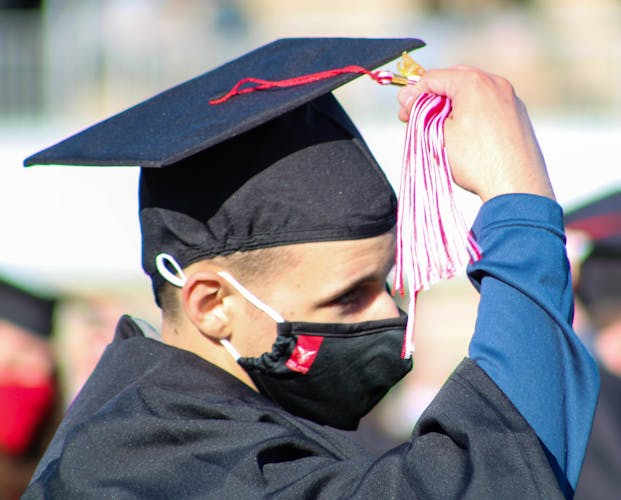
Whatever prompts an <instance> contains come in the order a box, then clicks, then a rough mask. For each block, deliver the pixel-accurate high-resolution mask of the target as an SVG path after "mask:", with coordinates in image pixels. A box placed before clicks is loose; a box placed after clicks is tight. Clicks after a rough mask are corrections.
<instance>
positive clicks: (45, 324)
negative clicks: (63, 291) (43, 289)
mask: <svg viewBox="0 0 621 500" xmlns="http://www.w3.org/2000/svg"><path fill="white" fill-rule="evenodd" d="M55 304H56V301H55V300H54V299H52V298H49V297H44V296H42V295H39V294H37V293H34V292H32V291H30V290H26V289H25V288H23V287H21V286H18V285H16V284H14V283H12V282H10V281H8V280H5V279H2V278H0V321H8V322H9V323H12V324H14V325H16V326H19V327H20V328H23V329H24V330H27V331H29V332H31V333H34V334H36V335H39V336H41V337H49V335H50V334H51V333H52V324H53V315H54V306H55Z"/></svg>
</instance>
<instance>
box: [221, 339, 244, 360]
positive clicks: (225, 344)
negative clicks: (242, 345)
mask: <svg viewBox="0 0 621 500" xmlns="http://www.w3.org/2000/svg"><path fill="white" fill-rule="evenodd" d="M220 344H222V346H223V347H224V348H225V349H226V350H227V351H229V354H230V355H231V356H233V359H234V360H235V361H237V360H238V359H239V358H241V354H239V352H237V349H235V348H234V347H233V344H231V342H230V341H229V340H228V339H220Z"/></svg>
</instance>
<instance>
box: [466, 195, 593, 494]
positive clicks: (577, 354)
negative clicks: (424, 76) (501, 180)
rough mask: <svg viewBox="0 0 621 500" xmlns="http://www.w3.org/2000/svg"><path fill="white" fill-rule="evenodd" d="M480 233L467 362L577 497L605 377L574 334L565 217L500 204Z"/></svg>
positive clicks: (487, 211)
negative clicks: (519, 418) (497, 392)
mask: <svg viewBox="0 0 621 500" xmlns="http://www.w3.org/2000/svg"><path fill="white" fill-rule="evenodd" d="M473 233H474V235H475V237H476V239H477V241H478V243H479V245H480V246H481V248H482V250H483V258H482V259H481V260H480V261H479V262H476V263H474V264H472V265H471V266H470V267H469V269H468V273H469V276H470V279H471V280H472V282H473V283H474V285H475V287H476V288H477V289H478V290H479V291H480V293H481V301H480V304H479V312H478V317H477V322H476V327H475V332H474V335H473V337H472V341H471V343H470V348H469V355H470V357H471V358H472V359H473V360H474V361H475V362H476V363H477V364H478V365H479V366H480V367H481V368H482V369H483V370H484V371H485V372H486V373H487V374H488V375H489V376H490V377H491V378H492V380H494V382H495V383H496V384H497V385H498V386H499V387H500V389H502V391H503V392H504V393H505V394H506V395H507V396H508V398H509V399H510V400H511V401H512V402H513V404H514V405H515V407H516V408H517V409H518V410H519V411H520V413H521V414H522V415H523V416H524V418H525V419H526V421H527V422H528V423H529V424H530V425H531V427H532V428H533V429H534V430H535V432H536V433H537V435H538V436H539V439H540V440H541V442H542V443H543V445H544V446H545V448H546V451H547V453H548V457H549V459H550V462H551V464H552V467H553V468H554V470H555V473H556V475H557V478H558V479H559V483H560V485H561V488H562V489H564V491H565V493H566V494H571V491H569V488H571V490H574V489H575V487H576V483H577V481H578V476H579V474H580V468H581V466H582V460H583V458H584V453H585V450H586V445H587V441H588V438H589V432H590V427H591V422H592V418H593V413H594V411H595V404H596V401H597V393H598V388H599V378H598V373H597V369H596V366H595V364H594V362H593V360H592V358H591V356H590V355H589V353H588V352H587V350H586V349H585V347H584V346H583V345H582V343H581V342H580V340H579V339H578V337H577V336H576V334H575V333H574V331H573V329H572V325H571V323H572V318H573V293H572V286H571V276H570V272H569V263H568V261H567V257H566V254H565V246H564V243H565V238H564V231H563V214H562V210H561V208H560V206H559V205H558V204H557V203H555V202H553V201H552V200H550V199H548V198H543V197H540V196H535V195H527V194H511V195H503V196H499V197H497V198H494V199H492V200H489V201H488V202H487V203H485V204H484V205H483V206H482V207H481V210H480V212H479V215H478V217H477V219H476V221H475V223H474V226H473Z"/></svg>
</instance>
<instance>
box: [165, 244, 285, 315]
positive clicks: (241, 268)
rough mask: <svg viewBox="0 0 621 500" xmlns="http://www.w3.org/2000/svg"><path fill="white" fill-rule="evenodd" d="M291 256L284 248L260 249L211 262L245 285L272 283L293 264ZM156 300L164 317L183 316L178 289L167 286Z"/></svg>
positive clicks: (215, 259) (216, 258) (236, 253)
mask: <svg viewBox="0 0 621 500" xmlns="http://www.w3.org/2000/svg"><path fill="white" fill-rule="evenodd" d="M291 259H292V258H291V253H290V252H288V251H287V249H286V247H285V246H278V247H271V248H260V249H257V250H248V251H245V252H235V253H232V254H229V255H224V256H217V257H214V258H212V259H208V261H209V262H212V263H214V264H216V265H218V266H220V267H222V268H224V269H226V270H227V271H229V272H230V273H231V274H232V275H233V276H234V277H235V278H236V279H237V280H239V281H240V282H241V283H242V284H244V285H247V284H249V285H252V283H256V282H257V281H259V280H263V281H265V280H271V279H273V277H274V276H275V275H277V274H278V273H279V271H280V270H282V269H283V268H285V267H287V266H288V265H290V264H291ZM156 300H157V303H158V305H159V306H160V308H161V309H162V312H163V314H164V315H165V316H167V317H170V318H173V319H174V318H177V317H179V314H181V302H180V300H179V288H177V287H176V286H174V285H172V284H171V283H168V282H165V283H164V284H163V285H161V286H160V287H159V289H158V290H157V292H156Z"/></svg>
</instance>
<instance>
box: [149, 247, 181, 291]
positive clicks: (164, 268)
mask: <svg viewBox="0 0 621 500" xmlns="http://www.w3.org/2000/svg"><path fill="white" fill-rule="evenodd" d="M168 266H171V267H172V268H173V269H174V270H175V272H176V274H173V273H172V272H171V271H170V269H169V268H168ZM155 267H157V271H158V272H159V273H160V275H161V276H162V278H164V279H165V280H166V281H168V282H169V283H171V284H172V285H175V286H176V287H179V288H183V285H185V282H186V281H187V280H188V278H187V276H186V275H185V273H184V272H183V269H181V266H180V265H179V263H178V262H177V261H176V260H175V258H174V257H173V256H172V255H169V254H167V253H160V254H158V255H157V256H156V257H155Z"/></svg>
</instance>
